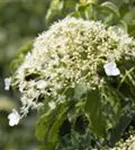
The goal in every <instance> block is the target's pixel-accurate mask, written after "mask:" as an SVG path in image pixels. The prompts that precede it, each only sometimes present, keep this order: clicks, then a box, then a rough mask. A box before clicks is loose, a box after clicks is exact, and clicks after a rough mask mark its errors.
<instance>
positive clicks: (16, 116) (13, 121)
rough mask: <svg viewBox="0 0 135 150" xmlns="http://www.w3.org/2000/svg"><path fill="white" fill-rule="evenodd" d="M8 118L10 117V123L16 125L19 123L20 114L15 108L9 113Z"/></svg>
mask: <svg viewBox="0 0 135 150" xmlns="http://www.w3.org/2000/svg"><path fill="white" fill-rule="evenodd" d="M8 119H9V125H10V126H14V125H17V124H18V123H19V121H20V115H19V113H18V112H17V111H16V110H15V109H13V110H12V113H10V114H9V115H8Z"/></svg>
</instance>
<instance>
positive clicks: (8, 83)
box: [4, 77, 11, 91]
mask: <svg viewBox="0 0 135 150" xmlns="http://www.w3.org/2000/svg"><path fill="white" fill-rule="evenodd" d="M4 82H5V88H4V89H5V90H6V91H8V90H9V89H10V84H11V77H10V78H5V79H4Z"/></svg>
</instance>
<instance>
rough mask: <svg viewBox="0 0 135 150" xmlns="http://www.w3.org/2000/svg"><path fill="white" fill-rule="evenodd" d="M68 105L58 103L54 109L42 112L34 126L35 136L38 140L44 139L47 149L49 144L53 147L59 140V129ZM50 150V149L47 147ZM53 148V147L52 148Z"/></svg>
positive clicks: (65, 116)
mask: <svg viewBox="0 0 135 150" xmlns="http://www.w3.org/2000/svg"><path fill="white" fill-rule="evenodd" d="M67 110H68V106H67V105H65V104H60V105H59V106H57V108H55V109H54V110H49V111H48V112H46V113H45V114H43V115H42V116H41V117H40V119H39V121H38V122H37V126H36V136H37V138H38V140H41V141H44V144H45V146H44V147H46V148H45V149H46V150H47V149H48V147H50V145H53V147H55V145H56V143H57V142H58V140H59V129H60V127H61V125H62V123H63V122H64V120H65V119H66V118H67V115H66V113H67ZM48 150H51V149H48ZM52 150H53V149H52Z"/></svg>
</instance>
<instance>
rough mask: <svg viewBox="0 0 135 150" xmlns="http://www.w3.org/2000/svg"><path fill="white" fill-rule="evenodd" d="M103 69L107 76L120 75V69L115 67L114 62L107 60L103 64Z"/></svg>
mask: <svg viewBox="0 0 135 150" xmlns="http://www.w3.org/2000/svg"><path fill="white" fill-rule="evenodd" d="M104 70H105V73H106V75H107V76H117V75H120V70H119V69H118V68H117V65H116V63H115V62H109V63H107V64H105V65H104Z"/></svg>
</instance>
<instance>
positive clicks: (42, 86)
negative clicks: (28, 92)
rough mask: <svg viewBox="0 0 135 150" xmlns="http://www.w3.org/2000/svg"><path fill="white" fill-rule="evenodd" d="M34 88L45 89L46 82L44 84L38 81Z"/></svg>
mask: <svg viewBox="0 0 135 150" xmlns="http://www.w3.org/2000/svg"><path fill="white" fill-rule="evenodd" d="M36 86H37V88H38V89H44V88H46V87H47V82H45V81H44V80H39V81H37V82H36Z"/></svg>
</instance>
